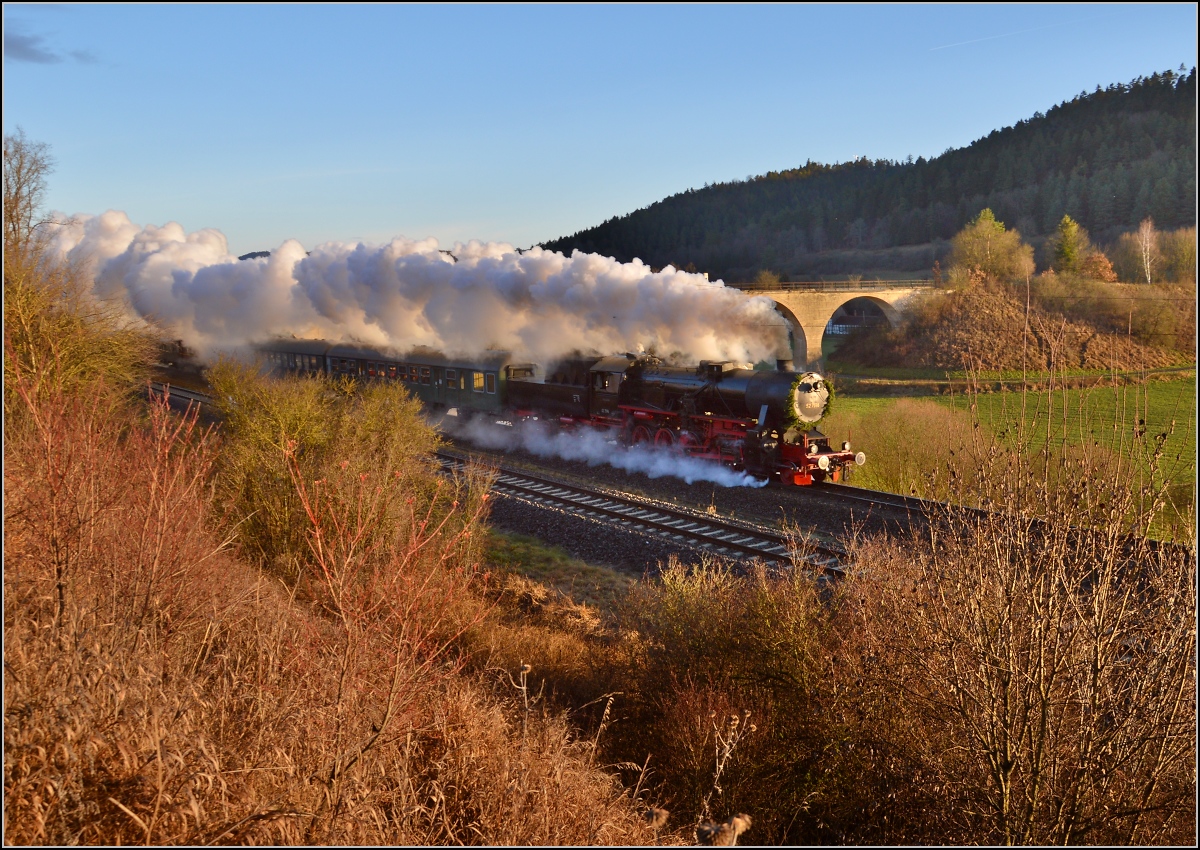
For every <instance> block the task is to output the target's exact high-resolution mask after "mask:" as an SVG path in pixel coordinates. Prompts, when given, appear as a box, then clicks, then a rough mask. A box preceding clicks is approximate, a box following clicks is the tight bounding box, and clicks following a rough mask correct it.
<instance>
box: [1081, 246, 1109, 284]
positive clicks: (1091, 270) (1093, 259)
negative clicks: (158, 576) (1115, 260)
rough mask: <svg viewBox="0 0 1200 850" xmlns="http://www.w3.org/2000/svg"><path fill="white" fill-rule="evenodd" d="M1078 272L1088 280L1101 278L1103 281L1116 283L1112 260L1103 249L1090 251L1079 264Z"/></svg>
mask: <svg viewBox="0 0 1200 850" xmlns="http://www.w3.org/2000/svg"><path fill="white" fill-rule="evenodd" d="M1079 273H1080V274H1081V275H1082V276H1083V277H1086V278H1088V279H1089V280H1102V281H1104V282H1105V283H1116V282H1117V273H1116V272H1115V271H1113V264H1112V261H1111V260H1109V259H1108V257H1106V256H1105V255H1104V252H1103V251H1092V252H1091V253H1089V254H1088V255H1087V256H1086V257H1084V258H1083V262H1082V263H1080V264H1079Z"/></svg>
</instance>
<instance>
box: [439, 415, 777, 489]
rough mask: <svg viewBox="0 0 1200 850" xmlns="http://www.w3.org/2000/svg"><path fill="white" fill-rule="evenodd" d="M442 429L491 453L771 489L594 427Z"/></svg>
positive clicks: (449, 424)
mask: <svg viewBox="0 0 1200 850" xmlns="http://www.w3.org/2000/svg"><path fill="white" fill-rule="evenodd" d="M442 427H443V428H444V429H446V430H447V431H448V432H449V433H451V434H453V435H454V436H455V437H459V438H461V439H465V440H468V441H469V442H471V443H473V444H475V445H477V446H479V447H481V448H487V449H502V450H504V451H512V450H514V449H523V450H524V451H527V452H529V453H530V454H533V455H536V456H538V457H555V458H559V459H561V460H570V461H582V462H583V463H586V464H587V465H588V466H611V467H613V468H614V469H621V470H624V471H625V472H631V473H633V472H640V473H642V474H644V475H646V476H647V477H649V478H663V477H666V476H670V477H673V478H679V479H681V480H683V481H684V482H686V483H688V484H695V483H697V482H700V481H705V482H709V483H712V484H717V485H719V486H721V487H765V486H766V485H767V481H766V480H765V479H761V478H755V477H754V476H753V475H750V474H749V473H747V472H740V471H737V470H733V469H730V468H728V467H726V466H721V465H720V464H717V463H713V462H711V461H706V460H701V459H698V458H693V457H688V456H686V455H681V454H678V453H677V452H675V451H674V450H672V449H669V448H664V447H662V446H655V445H653V444H652V443H650V442H640V443H635V444H634V445H631V446H628V447H626V446H624V445H622V444H621V442H620V440H619V439H618V435H617V434H615V433H612V432H604V431H599V430H595V429H591V428H582V429H579V430H577V431H560V430H558V429H555V428H552V427H549V426H547V425H545V424H544V423H541V422H522V423H518V424H517V426H516V427H513V428H502V427H497V426H495V425H493V423H491V422H489V421H488V420H487V419H486V418H484V417H478V418H476V419H474V420H471V421H467V422H459V421H457V420H456V419H448V420H446V421H445V422H443V424H442Z"/></svg>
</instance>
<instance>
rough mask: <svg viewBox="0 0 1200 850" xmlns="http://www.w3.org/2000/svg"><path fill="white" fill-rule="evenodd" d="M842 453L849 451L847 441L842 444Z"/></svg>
mask: <svg viewBox="0 0 1200 850" xmlns="http://www.w3.org/2000/svg"><path fill="white" fill-rule="evenodd" d="M842 451H844V452H848V451H850V441H849V440H847V441H846V442H844V443H842Z"/></svg>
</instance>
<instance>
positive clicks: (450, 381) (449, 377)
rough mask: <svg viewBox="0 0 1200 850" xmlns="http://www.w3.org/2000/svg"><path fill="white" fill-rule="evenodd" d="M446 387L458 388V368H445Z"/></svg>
mask: <svg viewBox="0 0 1200 850" xmlns="http://www.w3.org/2000/svg"><path fill="white" fill-rule="evenodd" d="M446 387H447V388H448V389H452V390H456V389H458V370H457V369H447V370H446Z"/></svg>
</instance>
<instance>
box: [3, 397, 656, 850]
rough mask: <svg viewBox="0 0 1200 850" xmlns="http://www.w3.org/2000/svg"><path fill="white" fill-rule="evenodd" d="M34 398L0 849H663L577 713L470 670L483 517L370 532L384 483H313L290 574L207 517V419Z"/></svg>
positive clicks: (9, 586) (15, 569) (19, 457)
mask: <svg viewBox="0 0 1200 850" xmlns="http://www.w3.org/2000/svg"><path fill="white" fill-rule="evenodd" d="M24 397H25V398H27V399H29V400H31V401H32V402H33V403H32V404H31V407H32V408H33V409H32V410H31V411H30V415H29V416H28V417H26V418H25V420H24V421H25V422H27V423H29V426H28V427H23V428H21V429H14V428H10V429H9V430H8V432H7V434H6V437H7V440H6V465H5V492H6V497H7V498H6V502H5V519H6V523H5V543H6V570H5V674H4V675H5V689H4V698H5V718H6V722H5V753H6V761H5V811H6V816H7V817H6V820H5V828H6V834H5V840H6V841H7V842H9V843H47V844H76V843H92V844H127V843H151V844H171V843H175V844H206V843H218V844H232V843H285V844H296V843H306V842H310V843H312V842H317V843H334V844H421V843H436V842H439V841H443V840H450V839H449V836H455V837H456V838H457V840H461V841H465V842H470V843H486V844H502V843H544V844H555V843H635V842H649V841H651V840H653V837H654V836H653V830H652V827H651V826H650V825H649V824H647V823H645V822H644V821H643V820H642V819H641V818H640V816H639V807H637V806H635V805H634V803H633V801H632V800H631V799H630V798H629V795H627V794H624V792H623V791H622V790H621V788H620V787H619V784H618V783H616V781H615V780H614V779H613V778H612V775H611V774H610V772H608V771H605V770H602V769H600V767H599V766H598V765H597V764H596V763H595V761H594V748H592V747H591V746H590V745H589V744H587V743H585V742H581V741H579V740H577V739H575V738H574V737H573V736H572V734H571V733H570V731H569V729H568V728H567V726H566V725H565V723H564V722H563V721H562V719H561V718H556V717H553V716H551V717H544V716H543V715H542V714H541V713H539V712H535V713H534V714H533V715H532V716H527V717H524V718H521V720H520V722H518V721H517V719H516V718H515V717H512V718H510V717H508V716H506V714H505V712H504V711H503V710H501V707H500V703H499V702H498V701H497V700H496V698H495V696H493V695H492V694H491V693H490V692H489V689H488V688H486V687H480V686H479V685H477V684H474V683H473V681H472V680H471V679H470V678H469V677H465V676H464V675H462V674H461V673H460V672H458V671H459V669H460V662H459V660H458V656H457V650H456V649H455V647H454V645H453V642H454V637H455V635H456V634H458V633H459V632H461V630H462V629H463V628H464V627H465V626H467V625H469V623H470V622H471V621H472V619H473V618H475V616H476V614H477V613H478V612H481V611H483V612H486V611H487V606H486V605H484V604H481V603H480V602H479V601H478V600H476V601H474V602H469V601H468V602H464V601H463V597H467V596H470V595H471V591H470V585H471V583H472V581H474V579H473V578H472V568H471V562H470V555H471V551H472V549H471V547H470V546H469V545H465V542H463V545H458V544H455V543H454V540H455V539H456V538H461V537H462V536H463V535H464V534H466V533H468V532H469V526H470V525H471V523H470V522H468V523H466V526H467V527H464V525H463V524H462V523H449V522H448V523H444V524H442V525H441V527H440V528H439V527H438V526H436V525H431V524H429V523H427V522H426V519H427V515H426V514H417V513H415V512H414V513H413V515H412V516H411V517H410V520H409V521H408V522H407V523H406V524H404V526H403V527H404V533H403V535H401V536H400V539H399V540H397V541H395V543H396V544H397V545H393V546H390V547H388V546H379V547H374V548H372V547H370V546H367V547H363V548H361V549H356V548H355V547H354V546H353V545H352V544H353V541H354V540H356V539H359V540H361V539H363V537H362V523H367V524H369V523H370V522H371V518H372V516H373V514H372V512H371V508H370V505H371V503H372V500H373V499H376V498H382V497H381V496H377V494H376V491H375V482H374V481H373V480H363V478H362V477H361V473H360V474H357V475H349V476H347V479H346V480H345V481H335V482H332V483H327V485H323V487H326V486H327V487H328V489H322V490H321V491H320V492H319V494H318V495H315V496H314V495H313V494H312V492H311V491H309V493H308V497H307V500H306V498H305V496H304V492H303V488H302V491H301V501H302V503H306V504H307V508H308V510H309V511H310V513H311V517H312V523H311V527H310V533H309V539H310V541H311V542H312V543H313V547H314V556H313V560H312V561H311V562H310V566H311V567H312V571H310V572H308V573H306V581H305V582H300V583H298V584H296V585H294V586H293V587H292V588H291V589H288V588H286V587H285V586H284V585H282V584H280V583H279V582H278V581H274V580H268V579H266V578H264V577H263V576H262V575H261V574H260V573H259V572H258V571H257V570H256V569H254V568H251V567H248V566H247V565H245V564H242V563H240V562H238V561H237V560H235V559H234V558H232V557H231V554H230V552H229V551H228V550H223V547H222V541H221V540H220V539H218V538H215V537H213V536H212V535H211V533H209V532H208V531H206V528H208V527H209V526H210V525H211V521H212V520H211V517H210V511H211V498H212V495H211V490H210V489H209V488H208V487H207V486H206V474H207V471H208V468H209V464H210V462H211V458H212V449H213V447H212V445H211V443H210V442H209V441H208V440H207V439H206V438H203V437H201V436H199V435H198V434H196V432H195V430H194V422H192V421H191V420H188V421H184V420H179V419H176V418H174V417H172V416H171V415H169V414H168V412H167V411H166V410H165V408H158V407H156V408H154V409H153V410H152V411H151V415H150V419H149V426H148V427H142V425H141V423H140V422H139V420H138V418H137V417H135V416H133V415H131V414H127V415H125V416H124V417H123V418H122V417H119V416H116V415H115V414H114V413H113V411H112V410H111V408H109V407H106V406H104V405H103V404H101V403H100V402H99V401H98V400H97V399H95V398H92V399H79V398H74V399H72V398H66V397H62V396H57V397H52V398H50V399H49V400H47V398H45V397H42V398H37V399H34V397H33V396H30V395H28V394H27V395H25V396H24ZM306 486H307V485H306ZM422 523H425V524H424V525H422ZM443 534H445V535H446V536H445V537H439V535H443ZM464 559H466V560H464ZM298 595H303V596H304V597H305V599H303V600H302V599H300V598H298ZM472 612H475V613H472ZM510 696H511V695H510ZM510 702H511V699H510Z"/></svg>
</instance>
